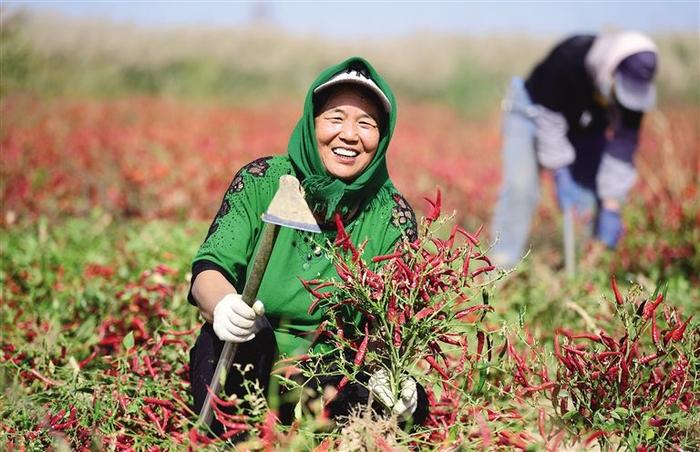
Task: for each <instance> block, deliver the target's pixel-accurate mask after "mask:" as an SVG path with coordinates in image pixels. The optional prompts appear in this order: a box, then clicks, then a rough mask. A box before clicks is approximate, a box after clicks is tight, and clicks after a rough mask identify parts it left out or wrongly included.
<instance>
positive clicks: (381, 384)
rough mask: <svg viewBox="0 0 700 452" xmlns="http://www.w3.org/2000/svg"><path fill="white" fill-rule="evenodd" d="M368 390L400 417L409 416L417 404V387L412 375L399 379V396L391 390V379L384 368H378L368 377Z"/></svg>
mask: <svg viewBox="0 0 700 452" xmlns="http://www.w3.org/2000/svg"><path fill="white" fill-rule="evenodd" d="M368 387H369V390H370V391H371V392H372V394H374V396H375V397H376V398H377V399H379V401H380V402H381V403H382V404H383V405H384V406H385V407H387V408H389V409H391V410H392V411H393V412H394V414H396V415H397V416H399V417H401V418H407V417H410V416H411V415H412V414H413V413H414V412H415V411H416V407H417V406H418V389H417V387H416V380H414V379H413V378H412V377H408V376H407V377H404V378H403V379H402V380H401V389H400V393H399V398H398V400H397V398H396V397H395V396H394V394H393V392H392V391H391V380H390V376H389V372H388V371H387V370H386V369H379V370H378V371H376V372H375V373H374V374H372V376H370V378H369V382H368Z"/></svg>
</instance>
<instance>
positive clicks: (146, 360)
mask: <svg viewBox="0 0 700 452" xmlns="http://www.w3.org/2000/svg"><path fill="white" fill-rule="evenodd" d="M143 363H144V364H145V365H146V368H147V369H148V373H149V374H150V375H151V377H153V378H156V371H155V370H153V366H152V365H151V357H150V356H148V355H145V356H144V357H143Z"/></svg>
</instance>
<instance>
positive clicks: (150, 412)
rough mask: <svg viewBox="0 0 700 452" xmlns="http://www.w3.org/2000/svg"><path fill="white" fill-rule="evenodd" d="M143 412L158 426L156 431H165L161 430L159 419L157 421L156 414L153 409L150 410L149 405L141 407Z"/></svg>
mask: <svg viewBox="0 0 700 452" xmlns="http://www.w3.org/2000/svg"><path fill="white" fill-rule="evenodd" d="M143 412H144V413H146V415H147V416H148V418H149V419H150V420H151V421H152V422H153V423H154V424H156V427H157V428H158V432H160V433H165V432H164V431H163V428H162V427H161V426H160V421H159V420H158V418H157V417H156V415H155V413H154V412H153V410H151V407H149V406H145V407H143Z"/></svg>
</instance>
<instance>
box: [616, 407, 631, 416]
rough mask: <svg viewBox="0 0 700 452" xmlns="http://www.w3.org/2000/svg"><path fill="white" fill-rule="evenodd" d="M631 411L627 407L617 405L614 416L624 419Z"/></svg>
mask: <svg viewBox="0 0 700 452" xmlns="http://www.w3.org/2000/svg"><path fill="white" fill-rule="evenodd" d="M629 413H630V412H629V411H628V410H627V408H624V407H621V406H620V407H617V408H615V409H614V410H613V417H614V418H615V419H623V418H626V417H627V416H629Z"/></svg>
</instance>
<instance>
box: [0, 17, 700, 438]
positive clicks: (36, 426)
mask: <svg viewBox="0 0 700 452" xmlns="http://www.w3.org/2000/svg"><path fill="white" fill-rule="evenodd" d="M24 26H26V27H27V28H29V25H26V24H25V25H24ZM8 28H9V29H11V28H12V27H5V28H4V30H5V31H4V32H3V33H6V32H7V29H8ZM8 36H9V37H8ZM13 36H15V35H12V36H10V35H3V37H4V38H3V39H4V43H3V46H4V47H3V49H4V51H3V58H4V60H3V66H4V68H3V71H4V72H3V84H2V91H1V96H2V97H0V115H1V124H0V146H1V151H0V155H1V156H2V165H1V166H0V193H1V196H2V198H1V199H2V205H1V206H0V209H1V211H0V213H1V215H2V218H0V222H1V228H2V231H1V233H2V248H1V249H0V258H1V264H0V284H1V285H2V298H1V300H2V312H1V314H0V320H1V321H2V334H1V337H0V348H1V352H0V387H1V392H0V448H2V449H3V450H46V449H51V448H52V449H53V450H120V451H121V450H149V451H155V450H190V449H200V448H202V449H206V450H223V449H226V448H230V447H231V444H230V443H227V442H226V441H225V440H222V439H219V440H216V441H212V440H210V439H208V438H206V435H203V434H202V432H200V431H198V430H197V428H196V426H195V422H196V414H195V413H192V412H191V410H190V409H189V403H190V402H191V400H190V396H189V393H188V390H187V388H188V368H187V362H188V350H189V347H191V345H192V343H193V341H194V339H195V337H196V332H197V329H198V327H199V325H200V324H201V320H200V319H199V318H198V316H197V313H196V309H195V308H194V307H192V306H190V305H189V304H188V303H187V301H186V299H185V297H186V294H187V289H188V280H189V276H190V273H189V271H190V268H189V266H190V263H191V259H192V257H193V256H194V253H195V251H196V249H197V247H198V246H199V244H200V243H201V241H202V240H203V238H204V236H205V233H206V230H207V228H208V226H209V222H210V221H211V219H212V218H213V216H214V214H215V213H216V211H217V209H218V204H219V202H220V201H221V197H222V195H223V193H224V191H225V190H226V187H227V186H228V183H229V182H230V180H231V178H232V177H233V175H234V173H235V172H236V171H237V170H238V169H239V168H240V167H241V166H242V165H244V164H245V163H247V162H249V161H251V160H253V159H255V158H257V157H260V156H266V155H273V154H281V153H284V152H285V151H286V145H287V139H288V137H289V133H290V131H291V130H292V128H293V126H294V124H295V122H296V119H297V117H298V115H299V114H300V108H301V106H302V101H301V99H302V96H303V89H304V88H303V86H305V85H306V84H308V83H309V82H310V81H311V79H312V78H313V73H314V72H313V71H311V70H309V71H308V72H309V75H308V76H305V78H303V80H301V81H300V82H299V84H300V86H302V90H301V91H299V89H292V88H290V90H289V93H287V95H285V96H278V95H277V94H276V93H274V92H272V93H268V92H266V91H261V92H265V93H266V94H265V95H261V96H259V98H257V99H256V100H255V102H244V101H232V100H231V97H224V98H218V97H216V96H212V95H211V93H205V95H202V96H200V95H192V93H191V92H188V93H187V95H182V96H179V95H174V94H173V92H172V91H167V92H163V91H156V92H153V91H152V90H149V89H143V86H142V85H134V86H136V88H134V86H131V88H129V87H128V86H127V87H126V88H125V87H124V86H121V87H119V88H114V91H113V92H109V93H100V92H99V89H96V88H95V87H94V86H88V85H90V84H89V83H87V82H86V81H85V80H84V79H77V78H76V80H78V82H80V83H82V85H81V86H77V87H75V86H73V88H66V89H57V88H56V86H68V83H67V82H66V80H69V79H70V78H69V77H68V76H67V75H66V74H69V75H70V74H73V75H75V73H73V72H70V73H69V72H66V71H68V69H66V67H64V66H61V65H62V64H63V63H61V61H60V60H59V59H57V58H58V57H57V56H56V54H55V53H54V54H52V53H51V50H45V49H44V51H43V52H44V53H41V51H39V50H36V49H32V48H30V47H31V46H30V44H28V43H33V44H32V45H35V46H39V44H37V42H39V43H40V42H41V41H40V40H39V38H36V39H37V40H36V41H31V40H19V38H17V39H18V40H15V38H14V37H13ZM10 38H12V39H10ZM22 39H27V38H26V37H25V38H22ZM18 42H21V45H20V44H18ZM682 42H686V41H682ZM678 45H679V46H680V44H678ZM684 45H685V44H684ZM694 46H695V47H693V44H692V43H691V44H690V47H689V48H690V51H689V52H690V57H688V62H686V64H687V65H688V68H689V70H690V71H691V72H692V71H693V70H695V74H696V75H695V76H689V81H687V80H685V79H683V83H686V85H687V86H690V87H691V88H692V86H694V84H695V83H696V82H697V59H698V54H697V43H695V44H694ZM672 48H673V47H672ZM28 49H29V50H28ZM344 50H345V49H344ZM692 52H695V54H693V53H692ZM47 55H48V56H47ZM319 55H320V54H319ZM343 55H345V54H343ZM535 55H539V54H535ZM8 58H14V60H10V59H8ZM378 58H379V57H378ZM532 58H536V57H532ZM335 59H337V58H335V55H331V56H330V57H328V58H325V59H324V58H323V57H321V56H319V57H318V61H319V64H318V65H317V67H316V68H315V69H316V70H318V69H320V68H322V67H324V66H325V65H326V64H325V63H328V62H332V61H334V60H335ZM369 59H370V61H373V62H374V60H373V59H372V58H371V57H370V58H369ZM379 60H380V61H382V60H381V58H379ZM91 61H93V60H91ZM662 61H663V59H662ZM320 62H323V64H321V63H320ZM10 63H12V64H10ZM52 64H55V65H57V66H59V67H61V68H62V69H61V70H62V71H64V72H62V73H59V72H58V70H56V71H54V70H52V69H51V67H52ZM94 64H97V63H94ZM375 64H376V65H377V67H378V68H379V69H380V71H381V69H382V64H384V65H389V63H388V62H385V61H384V62H383V63H382V64H379V63H375ZM679 64H680V63H679ZM42 65H43V66H42ZM8 67H9V68H14V69H13V70H15V72H17V71H19V73H20V75H21V76H17V75H16V74H15V75H13V73H12V71H11V70H10V69H8ZM39 67H41V68H42V70H43V71H45V72H44V74H46V75H45V76H43V79H40V78H41V77H39V76H36V75H34V76H32V75H31V74H32V71H33V70H35V69H37V68H39ZM98 67H99V68H101V69H100V70H104V71H107V70H108V69H105V68H106V66H98ZM681 67H682V65H681ZM23 68H25V69H26V71H25V72H22V71H23V70H24V69H23ZM508 69H512V68H510V67H509V68H508ZM397 71H398V70H397ZM96 72H99V71H98V70H96ZM389 72H390V73H391V71H389ZM485 73H488V72H485ZM503 73H505V71H503ZM151 74H152V73H151ZM394 74H395V75H394V76H393V78H392V76H391V75H389V76H388V77H387V78H388V80H389V83H390V84H392V86H396V85H398V87H397V93H398V103H399V119H398V125H397V129H396V132H395V135H394V139H393V141H392V144H391V147H390V150H389V154H388V161H389V170H390V174H391V176H392V178H393V180H394V182H395V184H396V186H397V187H398V188H399V190H400V191H401V192H402V193H403V194H404V195H405V196H406V198H407V199H408V200H409V202H411V204H412V205H413V207H414V208H415V210H416V213H417V214H418V216H419V217H423V218H425V217H430V218H432V217H434V216H435V215H437V212H436V210H435V201H436V193H437V189H439V190H440V193H441V197H442V208H441V214H442V217H441V218H442V220H441V221H443V222H444V225H443V227H442V229H438V230H433V231H431V232H426V234H428V233H429V234H431V236H430V237H435V238H437V237H440V238H443V239H444V238H445V237H447V235H448V234H449V232H450V228H451V227H452V225H453V224H458V225H461V226H463V227H464V228H465V229H466V230H468V231H472V232H473V231H475V230H477V229H478V228H479V227H480V226H482V225H483V230H482V231H483V232H481V235H480V236H479V238H478V241H479V247H480V249H481V250H482V251H486V250H487V249H488V246H489V235H488V227H489V218H490V215H491V213H492V210H493V206H494V202H495V199H496V197H497V194H498V189H499V184H500V154H499V148H500V140H501V138H500V133H499V127H500V114H499V111H498V108H497V102H492V103H491V104H489V102H488V101H489V99H491V100H493V99H497V98H498V96H497V94H498V93H499V90H500V89H501V87H502V86H504V85H497V84H496V82H491V84H489V82H488V76H479V75H478V74H477V75H475V73H474V72H472V73H470V74H467V75H465V77H466V76H468V77H471V78H470V80H472V81H474V83H475V84H476V86H477V87H480V88H479V89H482V90H483V91H484V92H486V93H495V94H489V95H488V96H491V97H488V96H487V98H486V100H484V99H482V98H480V97H478V96H475V97H469V96H467V97H464V98H463V100H465V102H468V101H469V100H470V99H471V100H473V102H474V105H475V107H472V108H468V109H465V108H463V107H459V106H456V105H455V104H454V102H451V101H450V96H451V94H450V93H453V94H454V93H457V94H455V95H457V96H459V95H460V94H459V91H454V90H453V91H450V90H446V91H444V92H440V89H437V88H435V89H434V90H433V92H432V94H431V93H428V94H425V95H424V96H412V95H410V94H408V93H409V92H410V91H411V83H409V82H410V80H409V82H406V80H405V79H404V78H402V77H403V76H402V75H401V73H399V72H394ZM499 74H500V73H499ZM158 77H161V78H158ZM158 77H156V78H155V80H156V81H157V82H159V83H161V82H163V80H165V79H167V77H165V76H163V74H160V75H159V76H158ZM173 77H174V79H175V81H176V82H178V81H179V82H180V83H181V84H182V85H181V86H184V87H187V86H189V85H187V83H189V82H188V81H187V80H185V79H184V78H183V77H184V76H183V75H182V73H180V75H176V76H173ZM178 77H180V78H178ZM261 77H262V76H261ZM674 77H677V76H676V75H674V74H670V73H667V74H666V78H665V79H664V83H666V84H667V85H666V86H668V87H672V86H677V84H678V83H681V82H678V80H677V79H674ZM42 80H43V81H42ZM46 80H50V82H47V81H46ZM183 80H185V81H183ZM198 80H199V79H198ZM205 80H207V79H206V78H205ZM504 80H505V78H503V77H502V78H501V79H498V81H499V82H501V81H504ZM78 82H76V84H78ZM251 83H252V82H251ZM415 83H416V85H417V84H418V82H415ZM674 83H676V85H674ZM86 86H87V87H86ZM125 86H126V85H125ZM684 86H685V85H684ZM185 91H187V90H185ZM174 92H175V94H177V90H175V91H174ZM663 92H664V91H662V94H663ZM665 92H666V93H668V98H669V99H670V100H669V101H664V100H663V97H662V101H661V102H660V106H659V108H658V110H656V111H654V112H651V113H650V114H649V115H648V116H647V117H646V118H645V122H644V129H643V133H642V137H641V143H640V148H639V150H638V155H637V160H636V162H637V167H638V169H639V177H638V181H637V183H636V185H635V187H634V189H633V190H632V193H631V194H630V199H629V202H628V203H627V204H626V205H625V207H624V211H623V216H624V222H625V235H624V238H623V239H622V241H621V244H620V247H619V249H618V250H617V251H616V252H614V253H612V252H603V253H602V254H599V255H598V254H595V255H593V254H592V253H593V248H592V246H591V244H589V243H587V242H586V241H585V240H584V237H583V236H582V234H579V237H578V238H579V249H578V254H579V266H578V269H577V273H576V274H575V276H573V277H567V276H566V275H565V274H564V271H563V268H562V267H563V257H562V254H561V249H562V243H561V235H562V234H561V230H560V226H561V225H560V222H561V218H560V215H559V213H558V210H557V209H556V205H555V202H554V199H553V193H552V186H551V181H550V180H549V179H548V178H547V177H545V178H544V179H543V188H544V189H543V196H542V202H541V206H540V209H539V213H538V216H537V219H536V221H535V224H534V225H533V235H532V249H531V252H530V254H529V255H528V256H527V257H526V258H525V260H524V261H523V262H522V264H521V265H519V266H518V268H517V269H516V270H515V271H514V272H513V273H511V274H508V275H503V274H499V272H498V271H497V270H492V271H486V272H480V273H483V274H481V275H479V276H478V278H479V279H478V280H477V279H474V280H473V281H472V283H471V284H474V287H480V288H482V289H483V290H481V291H476V292H475V293H477V294H478V295H479V296H480V297H487V300H485V302H486V304H487V305H488V311H489V312H487V313H485V315H482V316H479V317H474V316H470V317H469V318H467V319H465V324H467V326H466V327H465V328H467V329H466V330H465V331H467V332H465V333H464V334H465V337H468V339H469V344H468V345H467V344H466V340H465V342H464V344H463V345H464V348H463V351H464V353H463V355H462V358H460V359H461V362H457V361H459V360H458V359H456V358H454V357H453V356H452V355H451V354H450V353H449V352H448V353H446V355H444V356H441V357H440V359H438V360H437V362H436V363H428V362H425V361H420V362H419V363H417V365H416V367H415V368H414V369H413V370H412V371H413V372H416V373H417V374H420V375H422V374H427V376H426V378H428V379H427V380H425V382H428V383H426V384H427V385H428V389H429V393H430V403H431V406H430V417H429V422H428V427H426V428H425V429H424V430H421V431H406V432H404V431H402V430H401V429H400V428H399V427H398V425H397V424H396V419H391V418H386V419H384V418H380V419H377V418H373V417H372V416H373V415H371V414H370V413H360V414H358V415H357V416H356V417H354V418H353V419H351V420H350V421H348V423H347V424H345V425H342V426H338V427H334V426H332V425H330V424H329V422H328V420H327V419H325V418H324V417H323V414H322V413H321V412H320V411H319V412H317V413H315V414H314V413H311V415H309V414H308V413H307V414H305V415H303V416H300V417H299V419H298V420H297V422H295V424H293V426H291V427H290V426H282V425H279V424H278V423H277V422H276V419H275V417H274V414H273V413H274V410H273V411H269V410H268V408H269V407H267V406H265V404H264V402H263V401H260V400H258V401H257V403H258V404H257V405H255V407H254V408H255V409H253V410H252V412H247V413H245V415H242V417H241V418H240V419H239V421H240V422H239V424H240V425H238V427H236V428H238V429H239V431H245V432H248V437H247V439H246V441H245V442H243V443H239V444H238V447H239V448H240V449H243V450H263V449H264V450H290V449H293V450H314V449H316V450H358V449H361V450H407V449H421V450H422V449H426V450H472V449H474V450H476V449H479V450H482V449H488V450H491V449H498V448H503V449H505V450H511V449H528V450H545V449H546V450H581V449H591V448H600V449H613V450H615V449H621V450H635V449H636V450H673V449H675V450H681V449H682V450H697V449H698V448H700V443H699V442H698V438H700V427H699V426H700V376H699V374H698V372H699V371H700V316H699V315H698V314H699V313H700V308H699V306H700V305H699V303H700V277H699V276H698V275H700V192H699V188H700V176H699V175H700V100H699V97H698V92H697V90H695V91H692V89H691V90H690V91H673V90H672V89H671V88H668V89H666V91H665ZM679 92H680V93H681V94H679ZM227 95H228V96H233V98H237V97H236V96H238V94H237V92H236V93H233V94H232V93H230V92H229V93H228V94H227ZM222 99H223V100H222ZM494 104H495V105H494ZM424 198H428V199H429V200H431V201H432V205H431V204H430V203H428V202H427V201H426V200H425V199H424ZM439 223H440V222H434V223H433V226H435V227H436V228H437V226H438V225H439ZM426 231H427V230H426ZM437 240H438V241H436V242H435V243H442V242H439V239H437ZM474 256H476V257H479V256H480V254H478V253H476V252H475V254H474ZM467 266H468V264H467ZM473 268H475V267H473ZM476 277H477V275H474V278H476ZM615 287H616V288H615ZM484 294H486V295H484ZM312 301H313V297H312V295H311V294H310V296H309V303H310V304H311V302H312ZM652 306H654V308H652ZM479 338H480V339H479ZM428 339H429V338H428ZM485 339H486V340H485ZM484 340H485V342H484ZM457 342H458V343H459V344H462V342H459V341H457ZM432 361H435V359H433V360H432ZM465 362H466V363H467V364H466V367H467V368H468V369H469V371H463V368H465ZM460 366H461V367H460ZM438 368H439V369H440V372H437V373H436V375H434V376H431V374H432V373H435V372H433V371H434V370H435V369H438ZM458 368H459V371H457V370H455V369H458ZM477 381H478V384H477ZM430 384H434V386H430ZM454 388H460V390H459V391H456V390H455V389H454ZM273 408H274V407H273ZM231 428H233V427H231Z"/></svg>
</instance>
